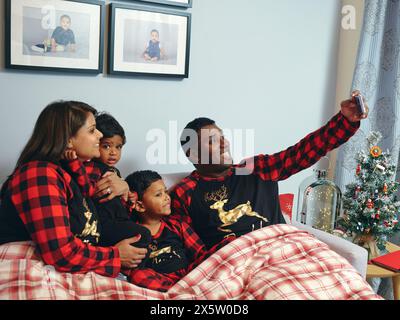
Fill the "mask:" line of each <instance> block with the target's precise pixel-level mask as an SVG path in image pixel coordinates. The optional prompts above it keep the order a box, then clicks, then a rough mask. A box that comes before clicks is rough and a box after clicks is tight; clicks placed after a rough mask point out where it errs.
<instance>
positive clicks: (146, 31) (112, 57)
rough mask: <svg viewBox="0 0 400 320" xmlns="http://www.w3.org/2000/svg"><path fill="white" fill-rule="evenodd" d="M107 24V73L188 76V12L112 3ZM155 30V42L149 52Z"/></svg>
mask: <svg viewBox="0 0 400 320" xmlns="http://www.w3.org/2000/svg"><path fill="white" fill-rule="evenodd" d="M109 21H110V32H109V41H108V44H109V46H108V53H109V56H108V57H109V59H108V72H109V73H110V74H114V75H125V76H132V75H141V76H160V77H163V76H164V77H176V78H188V77H189V57H190V31H191V14H190V13H187V12H179V11H174V10H169V9H161V8H154V7H145V6H136V5H126V4H117V3H112V4H111V5H110V19H109ZM155 31H156V34H157V35H158V37H159V41H155V42H154V43H155V46H156V48H153V50H152V51H153V53H151V52H150V51H149V50H150V49H149V47H150V46H151V43H150V42H151V41H152V40H150V38H151V37H153V32H155ZM157 43H158V46H159V47H157ZM146 46H147V47H146ZM146 53H148V54H147V57H146Z"/></svg>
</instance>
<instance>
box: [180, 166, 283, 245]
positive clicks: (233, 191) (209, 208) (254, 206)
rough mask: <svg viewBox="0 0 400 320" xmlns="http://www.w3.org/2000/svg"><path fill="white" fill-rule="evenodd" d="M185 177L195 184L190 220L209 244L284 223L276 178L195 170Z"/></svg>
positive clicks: (191, 196)
mask: <svg viewBox="0 0 400 320" xmlns="http://www.w3.org/2000/svg"><path fill="white" fill-rule="evenodd" d="M187 179H190V181H191V183H193V184H195V188H194V189H192V192H190V206H189V210H188V211H189V212H190V220H191V221H189V222H190V223H191V225H192V227H193V229H194V230H195V231H196V232H197V233H198V235H199V236H200V238H201V239H202V240H203V242H204V243H205V245H206V246H207V247H208V248H210V247H212V246H214V245H215V244H217V243H219V242H220V241H222V240H223V239H224V238H226V237H229V236H235V237H239V236H241V235H243V234H246V233H248V232H251V231H253V230H257V229H260V228H263V227H266V226H269V225H271V224H277V223H285V220H284V218H283V216H282V213H281V210H280V206H279V199H278V184H277V183H276V182H271V181H263V180H262V179H260V178H259V177H258V176H256V175H247V176H236V175H233V174H231V175H229V176H228V177H225V178H223V179H212V178H205V177H201V176H200V175H198V174H197V173H196V172H194V173H193V174H192V175H191V177H189V178H187ZM174 200H175V199H174Z"/></svg>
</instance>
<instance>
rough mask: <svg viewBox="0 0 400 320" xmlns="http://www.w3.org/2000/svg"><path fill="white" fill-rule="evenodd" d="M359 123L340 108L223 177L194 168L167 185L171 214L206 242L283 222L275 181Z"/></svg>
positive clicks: (308, 162)
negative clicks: (294, 140) (300, 134)
mask: <svg viewBox="0 0 400 320" xmlns="http://www.w3.org/2000/svg"><path fill="white" fill-rule="evenodd" d="M359 126H360V122H356V123H352V122H350V121H348V120H347V119H346V118H345V117H344V116H343V115H342V114H341V113H340V112H339V113H338V114H337V115H335V116H334V117H333V118H332V119H331V120H330V121H329V122H328V123H327V124H326V125H325V126H323V127H322V128H320V129H318V130H316V131H314V132H312V133H310V134H309V135H307V136H306V137H305V138H304V139H302V140H301V141H300V142H298V143H297V144H295V145H294V146H291V147H289V148H287V149H286V150H284V151H281V152H278V153H275V154H272V155H264V154H262V155H258V156H255V157H253V158H250V159H247V160H246V161H245V162H242V163H241V164H240V165H234V166H232V167H231V168H230V171H229V172H228V174H227V175H226V176H224V177H219V178H210V177H204V176H201V175H200V174H199V173H198V172H197V171H194V172H193V173H192V174H191V175H189V176H188V177H186V178H185V179H183V180H182V181H181V182H180V183H179V184H178V185H177V186H176V187H175V188H174V189H173V190H172V192H171V200H172V204H171V205H172V212H173V215H172V216H171V217H173V218H175V219H178V220H179V221H184V222H186V223H188V224H189V225H191V226H192V227H193V229H194V230H195V231H196V232H197V233H198V235H199V236H200V238H201V239H202V240H203V242H204V243H205V245H206V246H207V247H212V246H213V245H215V244H216V243H219V242H220V241H221V240H222V239H224V238H234V237H235V236H236V237H238V236H241V235H243V234H246V233H248V232H250V231H252V230H256V229H259V228H262V227H265V226H269V225H272V224H279V223H285V220H284V218H283V216H282V213H281V209H280V206H279V198H278V197H279V193H278V183H277V182H278V181H279V180H284V179H287V178H289V177H290V176H291V175H292V174H295V173H297V172H299V171H301V170H303V169H306V168H308V167H310V166H311V165H313V164H315V163H316V162H317V161H318V160H319V159H320V158H321V157H322V156H324V155H325V154H326V153H327V152H328V151H330V150H332V149H334V148H336V147H338V146H340V145H341V144H343V143H345V142H346V141H347V140H348V139H350V137H351V136H353V135H354V133H355V132H356V131H357V129H358V128H359ZM244 169H246V170H244ZM231 236H233V237H231Z"/></svg>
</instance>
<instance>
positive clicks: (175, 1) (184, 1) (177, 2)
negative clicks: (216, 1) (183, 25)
mask: <svg viewBox="0 0 400 320" xmlns="http://www.w3.org/2000/svg"><path fill="white" fill-rule="evenodd" d="M139 1H143V2H153V3H160V4H167V5H171V6H178V7H185V8H191V7H192V1H193V0H139Z"/></svg>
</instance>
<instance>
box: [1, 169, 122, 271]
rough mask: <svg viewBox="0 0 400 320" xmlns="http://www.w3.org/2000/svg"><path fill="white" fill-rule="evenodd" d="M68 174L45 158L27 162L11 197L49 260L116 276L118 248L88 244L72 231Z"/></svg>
mask: <svg viewBox="0 0 400 320" xmlns="http://www.w3.org/2000/svg"><path fill="white" fill-rule="evenodd" d="M68 177H69V175H67V174H66V173H65V172H61V170H60V169H57V167H56V166H54V167H52V166H50V165H49V163H46V162H43V163H39V164H38V165H37V166H25V167H23V168H22V169H21V170H20V171H19V173H18V174H17V176H15V177H14V179H13V180H12V182H11V185H10V186H9V187H10V188H12V189H11V194H12V196H11V201H12V202H13V204H14V206H15V208H16V210H17V211H18V212H19V215H20V217H21V219H22V221H23V223H24V224H25V226H26V228H27V230H28V232H29V234H30V236H31V238H32V241H34V242H35V244H36V245H37V247H38V249H39V252H40V254H41V257H42V259H43V260H44V262H45V263H46V264H48V265H52V266H54V267H55V268H56V269H57V270H59V271H62V272H72V273H86V272H89V271H94V272H96V273H98V274H100V275H104V276H111V277H116V276H117V275H118V273H119V271H120V267H121V262H120V258H119V251H118V249H117V248H115V247H108V248H101V247H94V246H91V245H89V244H85V243H83V242H82V241H81V240H80V239H78V238H76V237H75V236H74V235H73V234H72V232H71V229H70V225H69V212H68V203H67V199H68V190H69V185H68V182H67V178H68ZM69 178H70V177H69Z"/></svg>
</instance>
